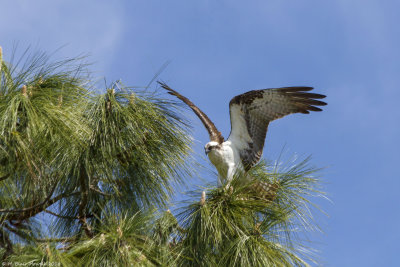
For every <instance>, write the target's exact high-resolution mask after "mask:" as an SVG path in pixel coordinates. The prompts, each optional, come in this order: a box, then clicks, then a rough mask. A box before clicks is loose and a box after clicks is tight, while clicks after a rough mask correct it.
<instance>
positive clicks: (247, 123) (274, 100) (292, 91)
mask: <svg viewBox="0 0 400 267" xmlns="http://www.w3.org/2000/svg"><path fill="white" fill-rule="evenodd" d="M158 83H159V84H160V86H161V87H162V88H164V89H165V90H167V92H168V93H169V94H171V95H173V96H175V97H177V98H178V99H180V100H181V101H183V102H184V103H185V104H186V105H188V106H189V107H190V108H191V109H192V110H193V112H194V113H195V114H196V115H197V116H198V117H199V119H200V120H201V122H202V123H203V125H204V127H205V128H206V129H207V131H208V134H209V136H210V141H209V142H208V143H207V144H206V145H205V146H204V150H205V153H206V155H207V156H208V158H209V160H210V161H211V163H212V164H213V165H214V166H215V167H216V169H217V171H218V185H220V186H221V185H223V184H229V183H230V182H231V181H232V179H233V177H234V176H235V174H236V172H237V171H244V172H248V171H249V170H250V169H251V168H252V167H253V166H254V165H256V164H257V163H258V162H259V161H260V159H261V156H262V153H263V148H264V143H265V138H266V134H267V130H268V126H269V123H270V122H272V121H274V120H276V119H279V118H282V117H284V116H286V115H289V114H293V113H302V114H309V113H310V111H315V112H319V111H322V109H321V108H319V107H318V106H325V105H327V103H325V102H323V101H321V100H320V99H323V98H325V97H326V96H325V95H322V94H317V93H311V92H310V91H311V90H313V87H305V86H293V87H281V88H267V89H261V90H252V91H248V92H245V93H243V94H240V95H237V96H235V97H233V98H232V99H231V101H230V102H229V113H230V122H231V132H230V134H229V137H228V139H227V140H225V139H224V137H223V136H222V134H221V132H220V131H218V129H217V127H216V126H215V125H214V123H213V122H212V121H211V120H210V119H209V118H208V116H207V115H206V114H205V113H204V112H203V111H201V110H200V109H199V108H198V107H197V106H196V105H195V104H193V102H192V101H190V100H189V99H188V98H186V97H185V96H183V95H181V94H180V93H178V92H177V91H175V90H174V89H172V88H170V87H169V86H168V85H167V84H165V83H164V82H160V81H159V82H158Z"/></svg>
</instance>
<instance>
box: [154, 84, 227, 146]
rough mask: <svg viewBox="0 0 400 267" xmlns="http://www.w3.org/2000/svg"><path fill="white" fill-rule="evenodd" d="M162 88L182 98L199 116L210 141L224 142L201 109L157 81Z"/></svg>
mask: <svg viewBox="0 0 400 267" xmlns="http://www.w3.org/2000/svg"><path fill="white" fill-rule="evenodd" d="M158 83H159V84H160V85H161V87H162V88H164V89H165V90H167V91H168V93H169V94H171V95H174V96H176V97H177V98H179V99H180V100H182V101H183V102H184V103H186V105H188V106H189V107H190V108H191V109H192V110H193V111H194V113H195V114H196V115H197V117H199V119H200V120H201V122H202V123H203V124H204V126H205V127H206V129H207V131H208V134H209V135H210V141H215V142H218V143H220V144H222V143H223V142H224V137H223V136H222V134H221V133H220V132H219V131H218V129H217V127H215V125H214V123H213V122H212V121H211V120H210V119H209V118H208V117H207V115H206V114H204V112H203V111H201V110H200V109H199V108H198V107H197V106H196V105H195V104H193V103H192V101H190V100H189V99H187V98H186V97H184V96H183V95H181V94H180V93H178V92H177V91H175V90H173V89H172V88H171V87H169V86H168V85H166V84H165V83H162V82H158Z"/></svg>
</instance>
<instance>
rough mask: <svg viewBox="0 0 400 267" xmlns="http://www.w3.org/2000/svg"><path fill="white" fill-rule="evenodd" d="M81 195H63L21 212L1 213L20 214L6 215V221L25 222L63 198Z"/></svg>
mask: <svg viewBox="0 0 400 267" xmlns="http://www.w3.org/2000/svg"><path fill="white" fill-rule="evenodd" d="M79 194H80V191H78V192H72V193H62V194H60V195H58V196H56V197H54V198H52V199H50V200H48V201H44V202H42V203H39V204H37V205H34V206H32V207H29V208H25V209H20V210H1V212H10V213H20V214H14V215H6V216H5V219H7V220H19V221H23V220H26V219H28V218H30V217H33V216H35V215H36V214H38V213H40V212H42V211H44V210H45V209H47V208H48V207H50V206H51V205H53V204H54V203H56V202H57V201H59V200H61V199H63V198H67V197H71V196H74V195H79Z"/></svg>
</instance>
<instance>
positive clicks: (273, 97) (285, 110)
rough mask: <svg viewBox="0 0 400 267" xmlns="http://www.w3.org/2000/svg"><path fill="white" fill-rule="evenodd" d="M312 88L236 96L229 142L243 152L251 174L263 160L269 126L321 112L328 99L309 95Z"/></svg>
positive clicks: (241, 155)
mask: <svg viewBox="0 0 400 267" xmlns="http://www.w3.org/2000/svg"><path fill="white" fill-rule="evenodd" d="M312 89H313V88H312V87H282V88H274V89H263V90H253V91H249V92H247V93H244V94H241V95H238V96H235V97H234V98H232V100H231V101H230V103H229V112H230V117H231V133H230V135H229V138H228V140H229V141H231V142H232V143H233V144H235V146H236V147H237V148H238V149H239V151H240V158H241V160H242V163H243V166H244V168H245V170H246V171H247V170H248V169H250V168H251V167H252V166H254V165H255V164H256V163H257V162H258V161H259V160H260V158H261V155H262V151H263V147H264V141H265V136H266V134H267V129H268V124H269V123H270V122H271V121H273V120H276V119H279V118H282V117H283V116H286V115H289V114H292V113H303V114H308V113H310V111H321V109H320V108H318V107H316V106H324V105H326V103H325V102H322V101H319V100H317V99H322V98H325V95H320V94H315V93H308V91H311V90H312Z"/></svg>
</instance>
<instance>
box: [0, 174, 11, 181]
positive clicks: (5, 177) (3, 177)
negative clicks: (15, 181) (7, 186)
mask: <svg viewBox="0 0 400 267" xmlns="http://www.w3.org/2000/svg"><path fill="white" fill-rule="evenodd" d="M8 177H10V173H9V174H6V175H4V176H2V177H0V181H4V180H5V179H7V178H8Z"/></svg>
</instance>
